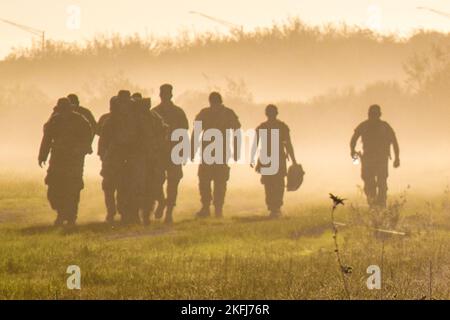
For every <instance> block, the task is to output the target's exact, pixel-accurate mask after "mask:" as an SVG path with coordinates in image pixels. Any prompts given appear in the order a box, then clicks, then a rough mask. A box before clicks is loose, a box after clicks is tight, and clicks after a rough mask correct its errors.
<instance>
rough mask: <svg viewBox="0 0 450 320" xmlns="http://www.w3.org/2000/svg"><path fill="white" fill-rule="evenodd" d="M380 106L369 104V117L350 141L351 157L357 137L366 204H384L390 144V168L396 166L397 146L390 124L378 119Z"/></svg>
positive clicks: (353, 155) (382, 205) (376, 205)
mask: <svg viewBox="0 0 450 320" xmlns="http://www.w3.org/2000/svg"><path fill="white" fill-rule="evenodd" d="M380 117H381V108H380V106H378V105H372V106H370V108H369V119H368V120H366V121H364V122H362V123H361V124H360V125H359V126H358V127H357V128H356V129H355V133H354V134H353V136H352V139H351V141H350V150H351V157H352V158H353V159H355V158H356V157H358V153H357V152H356V150H355V148H356V143H357V141H358V139H359V137H361V139H362V143H363V153H362V155H361V177H362V179H363V181H364V192H365V194H366V196H367V202H368V204H369V206H370V207H386V198H387V189H388V188H387V178H388V164H389V159H390V158H391V145H393V147H394V153H395V160H394V168H398V167H399V166H400V149H399V146H398V142H397V138H396V136H395V132H394V130H393V129H392V128H391V126H390V125H389V124H388V123H387V122H385V121H382V120H381V119H380Z"/></svg>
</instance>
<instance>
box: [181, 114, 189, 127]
mask: <svg viewBox="0 0 450 320" xmlns="http://www.w3.org/2000/svg"><path fill="white" fill-rule="evenodd" d="M181 128H182V129H186V130H187V129H189V121H188V118H187V116H186V113H185V112H184V111H183V110H181Z"/></svg>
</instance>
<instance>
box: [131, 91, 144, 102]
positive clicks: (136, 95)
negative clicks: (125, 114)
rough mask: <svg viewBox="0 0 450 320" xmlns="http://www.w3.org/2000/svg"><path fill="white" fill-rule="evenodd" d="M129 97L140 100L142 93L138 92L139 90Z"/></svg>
mask: <svg viewBox="0 0 450 320" xmlns="http://www.w3.org/2000/svg"><path fill="white" fill-rule="evenodd" d="M131 99H133V100H134V101H137V100H142V93H140V92H135V93H133V94H132V95H131Z"/></svg>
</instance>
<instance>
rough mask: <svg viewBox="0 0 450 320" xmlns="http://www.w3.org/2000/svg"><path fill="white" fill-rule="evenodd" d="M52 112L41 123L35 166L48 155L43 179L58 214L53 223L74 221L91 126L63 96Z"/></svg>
mask: <svg viewBox="0 0 450 320" xmlns="http://www.w3.org/2000/svg"><path fill="white" fill-rule="evenodd" d="M54 110H55V111H54V114H53V115H52V116H51V117H50V119H49V120H48V122H47V123H46V124H45V125H44V136H43V138H42V142H41V146H40V150H39V158H38V162H39V166H40V167H42V165H45V162H46V161H47V158H48V155H49V154H51V156H50V162H49V167H48V170H47V176H46V178H45V183H46V184H47V186H48V191H47V197H48V200H49V202H50V205H51V207H52V209H54V210H55V211H56V212H57V214H58V216H57V218H56V221H55V225H56V226H59V225H62V224H63V223H64V222H65V221H67V223H68V225H75V221H76V219H77V214H78V203H79V200H80V191H81V190H82V189H83V187H84V184H83V166H84V157H85V155H86V154H87V153H89V150H91V142H92V128H91V126H90V124H89V122H88V121H87V120H86V119H85V118H84V117H83V116H81V115H80V114H79V113H76V112H74V111H73V108H72V105H71V103H70V101H69V99H67V98H61V99H59V100H58V104H57V106H56V107H55V109H54Z"/></svg>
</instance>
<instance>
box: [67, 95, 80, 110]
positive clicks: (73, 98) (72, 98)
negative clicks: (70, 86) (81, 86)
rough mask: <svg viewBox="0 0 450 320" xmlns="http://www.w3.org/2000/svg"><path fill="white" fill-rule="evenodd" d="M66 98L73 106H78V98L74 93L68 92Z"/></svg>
mask: <svg viewBox="0 0 450 320" xmlns="http://www.w3.org/2000/svg"><path fill="white" fill-rule="evenodd" d="M67 99H69V101H70V103H71V104H72V105H73V106H75V107H78V106H79V105H80V100H79V99H78V96H77V95H76V94H74V93H71V94H69V95H68V96H67Z"/></svg>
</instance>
